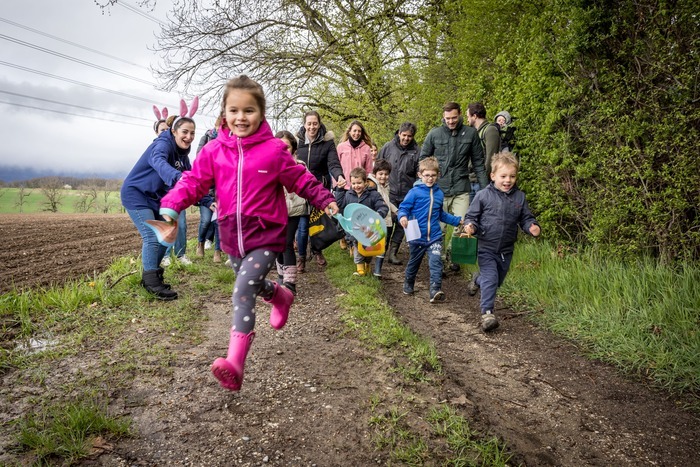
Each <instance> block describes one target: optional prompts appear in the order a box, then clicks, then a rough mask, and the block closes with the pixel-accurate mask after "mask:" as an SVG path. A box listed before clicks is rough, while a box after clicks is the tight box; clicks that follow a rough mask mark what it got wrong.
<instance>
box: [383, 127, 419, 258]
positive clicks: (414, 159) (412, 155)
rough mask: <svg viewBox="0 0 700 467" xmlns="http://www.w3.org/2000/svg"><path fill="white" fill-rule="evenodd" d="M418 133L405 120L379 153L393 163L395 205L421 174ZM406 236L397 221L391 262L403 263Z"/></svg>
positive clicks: (391, 180)
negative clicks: (400, 248)
mask: <svg viewBox="0 0 700 467" xmlns="http://www.w3.org/2000/svg"><path fill="white" fill-rule="evenodd" d="M415 134H416V125H414V124H413V123H411V122H405V123H402V124H401V126H400V127H399V129H398V130H397V131H396V134H395V136H394V139H392V140H391V141H389V142H388V143H386V144H385V145H384V146H382V149H381V150H380V151H379V154H378V155H377V159H384V160H386V161H388V162H389V163H390V164H391V173H390V174H389V200H390V201H391V204H393V205H394V206H398V205H399V204H401V201H403V199H404V197H405V196H406V193H408V191H409V190H410V189H411V188H413V184H414V183H415V181H416V179H417V177H418V157H419V155H420V146H418V143H416V140H415V139H414V136H415ZM403 236H404V232H403V227H401V224H399V223H398V222H394V223H393V233H392V235H391V242H390V244H389V245H388V250H389V257H388V258H387V260H388V261H389V263H391V264H402V262H401V260H399V258H398V257H397V255H398V253H399V247H400V246H401V242H402V241H403Z"/></svg>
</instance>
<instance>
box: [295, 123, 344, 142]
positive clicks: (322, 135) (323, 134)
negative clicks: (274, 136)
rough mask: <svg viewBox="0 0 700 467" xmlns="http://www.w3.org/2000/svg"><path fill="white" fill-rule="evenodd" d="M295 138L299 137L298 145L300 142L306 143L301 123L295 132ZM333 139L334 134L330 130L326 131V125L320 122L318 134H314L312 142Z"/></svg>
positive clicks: (304, 129) (304, 130)
mask: <svg viewBox="0 0 700 467" xmlns="http://www.w3.org/2000/svg"><path fill="white" fill-rule="evenodd" d="M297 138H299V146H301V145H302V144H306V128H304V126H303V125H302V127H301V128H299V131H298V132H297ZM333 139H335V135H334V134H333V132H332V131H328V130H327V129H326V125H324V124H323V123H321V126H320V127H319V129H318V134H316V139H314V140H313V141H312V143H318V142H321V141H330V140H333Z"/></svg>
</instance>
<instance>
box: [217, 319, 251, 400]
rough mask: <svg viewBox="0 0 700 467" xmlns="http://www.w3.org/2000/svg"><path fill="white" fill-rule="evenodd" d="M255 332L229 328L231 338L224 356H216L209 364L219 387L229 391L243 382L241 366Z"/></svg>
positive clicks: (237, 388)
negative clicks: (246, 332) (245, 332)
mask: <svg viewBox="0 0 700 467" xmlns="http://www.w3.org/2000/svg"><path fill="white" fill-rule="evenodd" d="M254 337H255V332H254V331H250V333H248V334H243V333H242V332H237V331H234V330H233V328H231V340H230V341H229V344H228V353H227V354H226V358H217V359H216V360H214V363H212V365H211V372H212V373H213V374H214V377H215V378H216V379H218V380H219V384H221V387H223V388H226V389H228V390H229V391H238V390H239V389H241V385H242V384H243V367H244V366H245V358H246V356H247V355H248V351H249V350H250V346H251V344H252V343H253V338H254Z"/></svg>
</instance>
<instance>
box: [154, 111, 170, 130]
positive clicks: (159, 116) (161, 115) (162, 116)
mask: <svg viewBox="0 0 700 467" xmlns="http://www.w3.org/2000/svg"><path fill="white" fill-rule="evenodd" d="M153 115H155V116H156V121H155V123H154V124H153V131H155V132H158V125H159V124H160V122H164V121H165V120H166V119H167V118H168V108H167V107H163V112H161V111H160V110H158V107H156V106H155V105H154V106H153Z"/></svg>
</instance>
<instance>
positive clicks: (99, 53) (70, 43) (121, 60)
mask: <svg viewBox="0 0 700 467" xmlns="http://www.w3.org/2000/svg"><path fill="white" fill-rule="evenodd" d="M0 21H2V22H3V23H7V24H11V25H12V26H15V27H18V28H22V29H25V30H27V31H31V32H33V33H35V34H40V35H42V36H45V37H48V38H50V39H53V40H56V41H59V42H63V43H65V44H69V45H72V46H74V47H78V48H81V49H83V50H87V51H89V52H92V53H96V54H98V55H102V56H104V57H107V58H111V59H113V60H117V61H120V62H122V63H126V64H127V65H133V66H135V67H138V68H142V69H144V70H148V67H145V66H143V65H139V64H138V63H134V62H130V61H128V60H124V59H123V58H119V57H115V56H114V55H110V54H107V53H104V52H100V51H99V50H95V49H91V48H90V47H86V46H84V45H81V44H78V43H76V42H72V41H69V40H66V39H61V38H60V37H57V36H54V35H51V34H48V33H46V32H44V31H40V30H38V29H34V28H30V27H29V26H25V25H23V24H19V23H15V22H14V21H11V20H9V19H7V18H2V17H0Z"/></svg>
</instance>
